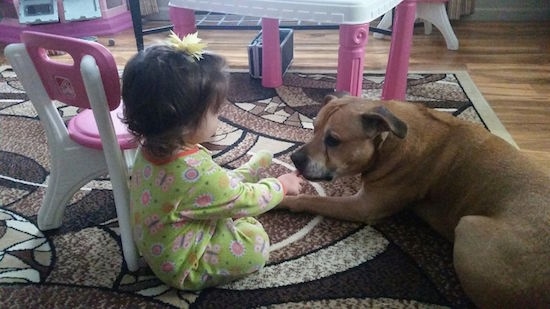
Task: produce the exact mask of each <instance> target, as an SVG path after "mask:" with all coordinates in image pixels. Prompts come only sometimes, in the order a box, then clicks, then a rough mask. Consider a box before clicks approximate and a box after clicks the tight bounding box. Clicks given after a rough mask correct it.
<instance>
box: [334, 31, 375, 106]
mask: <svg viewBox="0 0 550 309" xmlns="http://www.w3.org/2000/svg"><path fill="white" fill-rule="evenodd" d="M368 35H369V24H361V25H340V33H339V36H340V38H339V41H340V42H339V43H340V46H339V48H338V69H337V76H336V91H346V92H349V93H350V94H351V95H354V96H361V88H362V87H363V63H364V59H365V47H366V45H367V40H368Z"/></svg>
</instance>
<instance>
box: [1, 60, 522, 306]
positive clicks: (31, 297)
mask: <svg viewBox="0 0 550 309" xmlns="http://www.w3.org/2000/svg"><path fill="white" fill-rule="evenodd" d="M383 80H384V75H383V74H374V73H369V74H365V78H364V85H363V88H364V89H365V91H364V93H363V95H364V96H365V97H369V98H378V97H380V94H381V88H382V82H383ZM231 81H232V87H231V93H230V96H229V101H230V104H228V105H226V106H225V107H224V110H223V113H222V126H221V127H220V129H219V132H218V134H217V136H216V139H215V140H214V141H213V142H212V145H210V148H211V149H213V151H214V154H215V159H216V160H217V161H218V162H219V163H220V164H222V165H223V166H226V167H228V168H231V167H235V166H237V165H239V164H241V163H242V162H244V161H246V160H247V158H248V156H249V155H250V153H252V152H255V151H257V150H259V149H267V150H270V151H272V152H273V153H274V154H275V160H274V162H273V166H272V168H271V169H270V170H269V171H268V173H269V174H272V175H277V174H280V173H283V172H286V171H288V170H291V169H292V168H293V167H292V164H291V161H290V159H289V155H290V154H291V153H292V152H293V151H294V150H295V149H296V148H298V147H299V146H300V145H302V144H303V143H304V142H305V141H306V140H308V139H309V137H310V136H311V130H312V124H311V123H312V118H313V117H314V116H315V115H316V113H317V111H318V110H319V107H320V102H322V99H323V97H324V96H325V95H326V94H328V93H330V92H332V89H333V87H334V84H335V75H334V74H329V73H326V74H321V73H287V74H286V75H285V78H284V86H282V87H280V88H278V89H266V88H263V87H262V86H261V84H260V81H259V80H256V79H252V78H250V76H249V75H248V73H247V72H235V73H232V77H231ZM407 96H408V100H410V101H414V102H416V103H421V104H427V105H429V106H430V107H433V108H439V109H442V110H444V111H447V112H449V113H453V114H454V115H456V116H457V117H461V118H465V119H467V120H469V121H473V122H476V123H479V124H480V125H484V126H485V127H487V128H488V129H489V130H491V131H492V132H494V133H496V134H498V135H501V136H503V137H504V138H507V139H508V140H509V141H510V142H513V141H512V140H511V139H510V137H509V135H508V134H507V132H506V130H504V128H503V127H502V125H501V124H500V122H499V121H498V119H497V118H496V116H495V115H494V113H492V110H491V108H490V107H489V106H488V105H487V103H486V102H485V100H483V98H482V97H481V95H480V94H479V92H478V91H477V89H476V88H475V86H474V85H473V83H472V81H471V80H470V78H469V77H468V75H467V74H466V73H465V72H447V73H444V72H430V73H415V74H410V75H409V87H408V95H407ZM58 110H59V112H60V113H61V115H63V117H69V116H70V115H72V114H74V113H75V112H76V111H75V110H74V109H73V108H68V107H65V106H61V105H60V106H59V108H58ZM48 172H49V163H48V153H47V147H46V141H45V136H44V132H43V130H42V127H41V125H40V122H39V120H38V119H37V116H36V113H35V111H34V109H33V107H32V104H31V103H30V102H29V101H28V99H27V97H26V95H25V92H24V90H23V89H22V88H21V85H20V84H19V82H18V81H17V77H16V76H15V74H14V72H13V71H12V70H11V69H10V68H9V67H1V68H0V307H1V308H11V307H21V308H77V307H79V308H112V307H115V308H127V307H129V308H155V307H159V308H166V307H168V308H170V307H173V308H175V307H178V308H181V307H192V308H203V307H205V308H206V307H208V308H225V307H229V308H257V307H269V308H288V307H290V308H297V307H308V308H313V307H319V308H321V307H323V308H325V307H332V308H340V307H347V308H358V307H363V308H364V307H367V308H369V307H391V308H400V307H430V308H431V307H461V308H462V307H470V306H471V303H470V301H469V300H468V298H467V297H466V296H465V295H464V293H463V291H462V290H461V288H460V284H459V282H458V280H457V277H456V275H455V272H454V270H453V267H452V260H451V258H452V244H451V243H449V242H447V241H446V240H444V239H443V238H442V237H440V236H439V235H437V234H436V233H435V232H434V231H432V230H431V229H430V228H429V227H428V226H427V225H426V224H424V223H423V222H422V221H420V220H419V219H418V218H417V217H415V216H414V215H413V214H411V213H409V212H403V213H401V214H398V215H396V216H393V217H391V218H388V219H386V220H384V221H382V222H380V223H379V224H376V225H374V226H368V225H364V224H358V223H349V222H342V221H337V220H333V219H329V218H322V217H318V216H313V215H308V214H293V213H289V212H286V211H281V210H275V211H271V212H269V213H266V214H264V215H262V216H260V217H259V219H260V220H261V221H262V223H263V224H264V225H265V227H266V229H267V231H268V233H269V235H270V237H271V241H272V251H271V260H270V262H269V264H268V265H267V267H265V268H264V269H262V270H261V271H260V272H258V273H256V274H254V275H251V276H249V277H247V278H245V279H242V280H240V281H236V282H234V283H231V284H228V285H225V286H220V287H218V288H211V289H206V290H204V291H201V292H197V293H190V292H184V291H177V290H174V289H170V288H168V287H167V286H165V285H163V284H162V283H161V282H159V281H158V280H157V279H156V278H155V277H154V276H153V275H152V273H151V272H150V271H149V270H148V268H147V267H146V266H145V265H144V266H143V267H142V268H141V269H140V270H139V271H138V272H135V273H131V272H129V271H128V270H127V268H126V265H125V263H124V261H123V259H122V256H121V248H120V239H119V236H118V229H117V219H116V214H115V208H114V204H113V196H112V192H111V191H110V184H109V182H108V179H97V180H95V181H92V182H90V183H89V184H87V185H86V186H85V187H84V188H82V189H81V190H80V192H78V193H77V194H76V195H75V196H74V198H73V200H72V201H71V204H70V205H69V206H68V207H67V210H66V212H65V216H64V222H63V225H62V226H61V228H59V229H57V230H54V231H40V230H39V229H38V227H37V225H36V214H37V212H38V209H39V207H40V203H41V200H42V198H43V196H44V192H45V190H46V186H47V182H46V179H47V176H48ZM357 185H358V179H357V178H354V177H351V178H348V179H341V180H338V181H335V182H333V183H310V184H308V185H307V187H306V191H307V192H309V193H312V194H320V195H342V194H351V193H353V192H355V190H356V188H357Z"/></svg>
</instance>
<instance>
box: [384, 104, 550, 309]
mask: <svg viewBox="0 0 550 309" xmlns="http://www.w3.org/2000/svg"><path fill="white" fill-rule="evenodd" d="M402 104H407V103H396V105H395V108H392V107H391V105H390V106H389V109H390V110H392V111H393V112H394V113H395V114H396V116H397V117H399V118H400V119H402V120H404V121H405V122H406V123H407V125H408V127H409V136H408V137H407V139H409V138H412V139H413V140H419V139H421V137H422V136H423V135H424V136H425V134H427V135H429V137H428V138H427V140H428V141H429V142H430V145H425V146H423V147H425V148H424V149H425V150H426V153H425V155H426V156H427V157H429V158H430V160H435V161H434V163H433V166H436V167H437V168H439V169H441V171H440V172H439V173H435V174H433V173H432V174H431V175H438V177H439V178H438V179H433V180H432V187H430V189H429V190H428V192H427V193H428V194H427V195H426V196H425V197H424V199H423V200H421V201H419V202H418V204H417V207H416V208H415V211H416V212H417V214H418V215H419V216H420V217H422V218H423V219H424V220H426V221H427V222H428V223H429V224H430V225H431V226H432V227H434V228H435V229H436V230H438V231H439V232H440V233H442V234H443V235H446V236H447V237H449V238H451V239H453V238H454V242H455V244H454V264H455V268H456V270H457V274H458V276H459V278H460V280H461V283H462V285H463V287H464V289H465V291H466V292H467V293H468V295H470V297H472V299H473V300H474V301H475V302H476V304H478V305H481V306H482V307H522V308H524V307H541V308H542V307H546V308H548V307H550V249H549V248H550V176H549V174H548V171H547V170H545V169H543V168H541V166H540V165H539V164H538V163H537V162H535V161H533V160H531V159H530V158H529V156H527V155H525V154H523V153H522V152H520V151H519V150H517V149H516V148H515V147H513V146H511V145H510V144H508V143H507V142H506V141H504V140H502V139H501V138H499V137H497V136H495V135H493V134H491V133H489V132H488V131H487V130H486V129H484V128H482V127H479V126H477V125H475V124H470V123H467V122H465V121H461V120H457V119H456V118H455V117H452V116H449V115H445V114H444V113H441V112H437V111H432V110H427V109H425V108H423V107H417V108H414V109H411V107H410V106H402ZM414 110H417V111H416V112H414ZM407 119H408V120H407ZM417 124H418V125H417ZM415 134H418V135H419V136H416V137H415V136H414V135H415ZM433 152H437V153H433ZM438 162H439V165H438ZM441 162H445V164H444V165H441ZM434 207H437V208H439V209H435V208H434ZM455 227H456V228H455Z"/></svg>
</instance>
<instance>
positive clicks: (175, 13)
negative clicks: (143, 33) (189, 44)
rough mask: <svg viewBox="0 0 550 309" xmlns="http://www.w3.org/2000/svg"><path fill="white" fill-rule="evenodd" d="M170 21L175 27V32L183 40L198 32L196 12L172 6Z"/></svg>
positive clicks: (169, 10) (170, 8)
mask: <svg viewBox="0 0 550 309" xmlns="http://www.w3.org/2000/svg"><path fill="white" fill-rule="evenodd" d="M168 14H169V15H170V21H171V22H172V24H173V25H174V32H175V33H176V34H177V35H178V36H179V37H180V38H181V37H183V36H185V35H187V34H189V33H195V32H197V26H196V21H195V11H193V10H190V9H184V8H178V7H173V6H170V7H169V8H168Z"/></svg>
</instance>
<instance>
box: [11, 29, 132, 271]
mask: <svg viewBox="0 0 550 309" xmlns="http://www.w3.org/2000/svg"><path fill="white" fill-rule="evenodd" d="M21 41H22V43H14V44H10V45H8V46H7V47H6V48H5V50H4V53H5V55H6V57H7V59H8V61H9V62H10V64H11V65H12V66H13V68H14V70H15V72H16V74H17V76H18V77H19V79H20V81H21V83H22V84H23V87H24V88H25V91H26V93H27V95H28V97H29V99H30V100H31V102H32V104H33V106H34V108H35V109H36V112H37V113H38V117H39V118H40V121H41V123H42V125H43V127H44V129H45V131H46V136H47V141H48V148H49V152H50V165H51V166H50V175H49V178H48V187H47V189H46V195H45V197H44V200H43V202H42V205H41V207H40V210H39V212H38V226H39V227H40V229H42V230H49V229H55V228H58V227H59V226H61V224H62V220H63V213H64V211H65V208H66V206H67V204H68V203H69V200H70V198H71V197H72V196H73V195H74V194H75V193H76V191H78V190H79V189H80V188H81V187H82V186H84V185H85V184H86V183H88V182H90V181H91V180H94V179H96V178H98V177H100V176H103V175H106V174H107V173H108V174H109V177H110V180H111V183H112V187H113V194H114V199H115V206H116V212H117V217H118V222H119V227H120V237H121V239H122V251H123V254H124V259H125V261H126V264H127V266H128V269H129V270H131V271H134V270H137V269H138V253H137V250H136V248H135V246H134V242H133V237H132V232H131V227H130V216H129V211H130V208H129V207H130V205H129V198H130V194H129V188H128V164H127V163H126V162H127V161H128V162H129V161H130V160H132V159H133V153H135V148H136V146H137V145H136V144H135V143H134V142H133V140H132V136H131V135H130V134H129V133H128V131H127V130H126V127H125V125H124V124H122V123H121V122H120V120H119V117H120V116H121V112H122V109H121V106H122V105H121V104H120V101H121V93H120V82H119V76H118V70H117V66H116V63H115V60H114V58H113V56H112V54H111V53H110V52H109V50H107V49H106V48H105V47H104V46H102V45H101V44H98V43H95V42H89V41H84V40H80V39H74V38H69V37H62V36H58V35H52V34H45V33H39V32H23V33H22V35H21ZM51 49H54V50H61V51H65V52H66V53H67V54H69V55H70V56H71V57H72V61H73V63H68V62H66V61H65V62H61V61H56V60H54V59H51V58H49V57H48V56H47V50H51ZM55 101H58V102H61V103H64V104H67V105H71V106H75V107H79V108H81V109H84V110H83V111H82V112H80V113H78V114H77V115H76V116H74V117H72V118H71V119H70V120H69V123H68V125H67V126H65V123H64V121H63V119H62V118H61V116H60V115H59V112H58V111H57V109H56V105H55V104H54V102H55ZM123 151H125V154H126V156H127V160H125V158H124V155H125V154H124V153H123Z"/></svg>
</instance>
